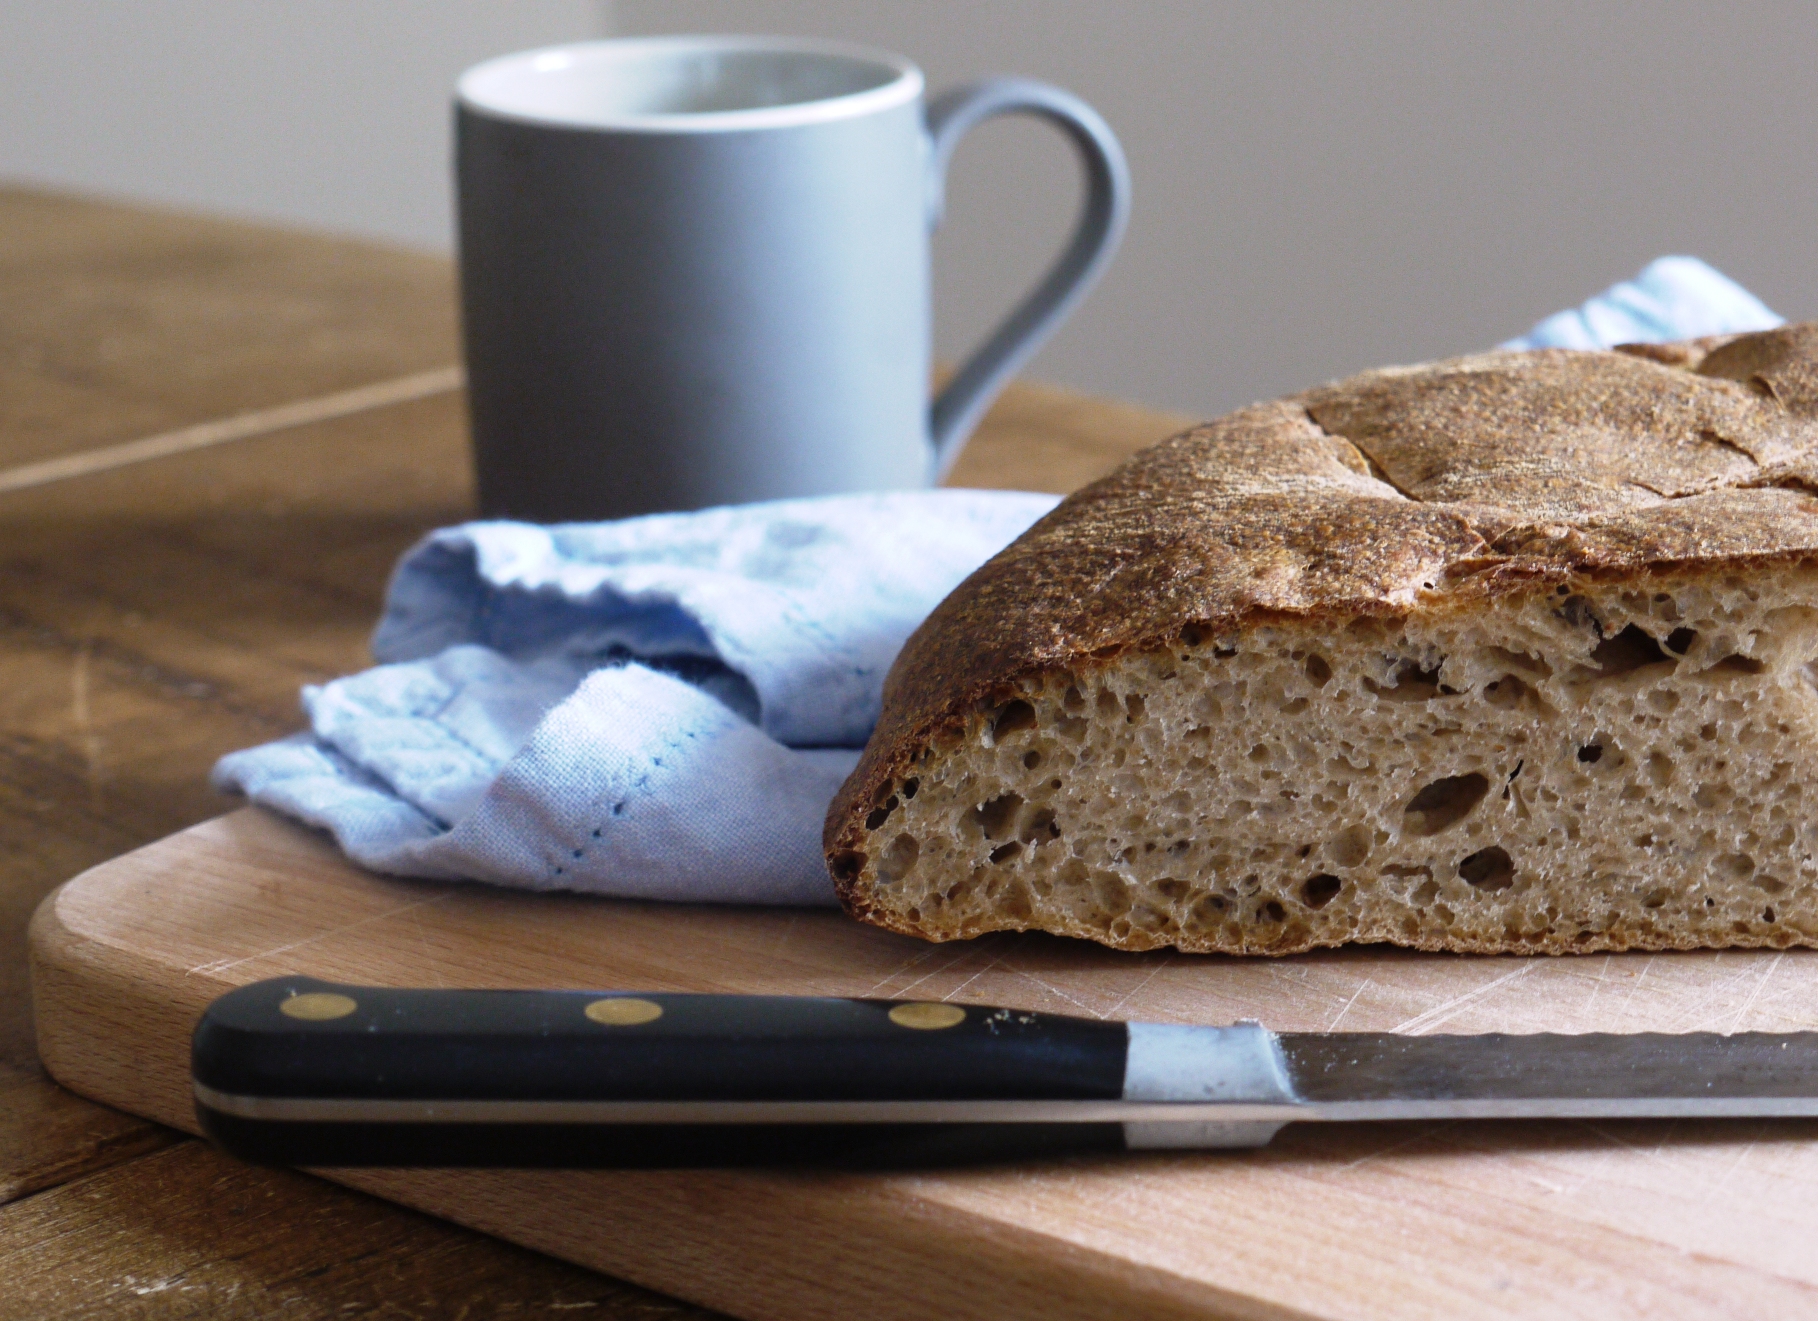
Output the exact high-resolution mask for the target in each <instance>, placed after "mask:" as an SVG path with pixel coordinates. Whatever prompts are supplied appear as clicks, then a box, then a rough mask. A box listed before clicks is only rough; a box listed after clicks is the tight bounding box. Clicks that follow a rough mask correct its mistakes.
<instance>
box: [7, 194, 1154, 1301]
mask: <svg viewBox="0 0 1818 1321" xmlns="http://www.w3.org/2000/svg"><path fill="white" fill-rule="evenodd" d="M457 359H458V348H457V337H456V331H455V318H454V298H453V285H452V276H451V271H450V267H449V264H448V263H447V262H446V261H445V260H443V259H441V258H438V257H432V256H426V255H422V254H418V253H409V252H402V251H396V250H390V249H385V248H381V247H377V246H373V245H370V244H364V243H355V242H350V241H344V240H335V239H329V238H324V237H318V236H314V235H305V234H297V233H290V232H285V231H281V230H277V229H271V228H265V227H258V226H252V225H244V224H233V223H227V222H223V221H217V220H209V219H201V218H196V217H190V216H180V215H172V214H167V213H163V212H155V211H150V210H142V209H137V208H129V207H123V206H114V205H104V204H101V203H97V202H92V201H84V200H77V199H72V198H67V197H57V196H51V195H46V194H43V193H35V192H29V191H24V190H18V189H12V190H7V189H0V1318H11V1317H44V1316H58V1317H85V1316H90V1315H107V1316H114V1315H118V1314H122V1313H124V1314H127V1315H132V1316H144V1317H175V1316H207V1317H249V1318H251V1317H258V1318H264V1317H270V1316H275V1315H280V1314H281V1315H283V1316H285V1317H330V1316H332V1317H337V1318H342V1317H357V1316H366V1315H384V1316H422V1317H442V1316H448V1317H454V1316H468V1317H473V1318H479V1317H492V1316H518V1315H526V1316H528V1315H540V1314H543V1313H545V1312H549V1311H567V1310H575V1311H577V1312H580V1313H582V1314H584V1315H586V1316H590V1317H603V1318H630V1317H637V1318H642V1319H644V1321H655V1319H656V1318H662V1317H705V1316H708V1315H709V1314H708V1313H706V1312H703V1311H701V1310H700V1309H698V1308H695V1307H692V1306H689V1305H688V1304H685V1303H680V1302H675V1301H673V1300H669V1299H665V1298H662V1297H659V1296H657V1295H655V1294H651V1293H648V1292H646V1291H644V1290H641V1289H637V1288H635V1287H633V1286H631V1285H627V1284H622V1283H619V1282H617V1281H614V1280H611V1279H608V1278H606V1277H604V1276H600V1275H595V1274H592V1273H590V1272H587V1271H584V1270H580V1269H577V1268H575V1267H571V1266H567V1265H564V1264H562V1263H559V1262H556V1261H553V1260H549V1259H547V1258H543V1257H540V1256H537V1255H536V1254H534V1253H530V1252H526V1251H523V1250H521V1249H518V1248H514V1247H510V1246H508V1245H506V1244H503V1243H498V1242H495V1241H493V1240H490V1239H487V1238H484V1237H481V1236H479V1235H476V1234H473V1233H470V1232H468V1231H465V1230H461V1229H457V1228H455V1227H453V1226H451V1225H447V1224H444V1223H442V1222H439V1221H435V1220H431V1219H429V1218H427V1217H424V1216H421V1215H417V1214H415V1213H413V1212H409V1211H405V1210H402V1209H399V1208H397V1207H394V1206H391V1205H388V1204H386V1203H382V1202H379V1201H376V1200H374V1199H370V1198H366V1197H363V1196H361V1195H359V1194H357V1193H352V1192H349V1191H347V1190H345V1189H342V1188H338V1187H335V1186H332V1185H329V1184H326V1183H323V1182H321V1181H319V1180H316V1179H313V1178H310V1177H308V1176H305V1175H301V1174H291V1173H286V1172H280V1171H272V1170H263V1169H253V1168H250V1167H246V1166H243V1165H240V1164H237V1163H235V1162H233V1161H230V1160H228V1159H226V1158H224V1157H221V1156H219V1155H217V1154H215V1153H214V1152H213V1151H211V1150H210V1149H208V1148H207V1147H204V1146H203V1145H201V1144H200V1143H197V1142H194V1141H191V1140H189V1139H186V1138H183V1137H180V1136H179V1135H177V1134H175V1133H173V1132H171V1131H169V1130H165V1129H161V1128H158V1127H156V1126H154V1125H151V1124H148V1123H145V1122H143V1121H141V1120H138V1119H134V1118H132V1117H130V1116H127V1115H123V1114H119V1113H117V1112H114V1111H111V1110H107V1109H104V1108H102V1107H100V1106H97V1105H93V1104H91V1103H89V1102H87V1101H84V1100H81V1099H79V1098H77V1097H75V1096H73V1095H71V1094H70V1093H68V1092H65V1091H63V1090H62V1089H60V1088H58V1087H57V1086H56V1085H55V1084H53V1083H51V1082H50V1081H49V1080H48V1079H47V1078H46V1077H45V1075H44V1073H43V1070H42V1069H41V1068H40V1067H39V1065H38V1062H37V1059H36V1056H35V1054H34V1052H33V1048H32V1033H31V1015H30V1006H29V999H28V988H27V985H26V973H25V926H26V921H27V919H28V918H29V917H30V915H31V912H32V909H33V908H34V907H35V906H36V904H37V903H38V901H39V900H40V899H41V898H42V897H43V896H44V895H45V894H46V893H48V892H49V891H50V890H51V889H52V888H53V887H54V886H56V885H57V884H58V883H59V882H61V881H64V880H66V879H68V878H69V877H71V876H73V875H75V874H76V873H77V872H78V871H81V870H83V869H84V868H86V867H89V866H92V865H94V864H96V863H99V862H101V861H104V860H105V859H107V858H110V857H113V856H115V855H117V854H119V853H122V852H124V851H126V850H128V849H131V848H134V847H136V846H138V845H141V844H144V843H147V842H149V841H151V840H154V839H157V838H160V837H161V836H164V835H167V834H169V833H170V832H172V831H174V830H177V829H180V828H182V827H184V826H186V825H190V824H192V823H194V822H196V821H199V820H202V819H203V818H206V817H210V816H214V815H217V814H218V813H220V812H222V811H224V810H226V809H227V808H228V807H229V806H231V805H232V804H231V803H229V802H228V801H226V800H224V799H222V798H220V797H218V796H217V795H215V794H214V793H212V792H211V791H210V790H209V788H208V785H207V774H208V769H209V767H210V765H211V764H212V763H213V762H214V759H215V758H216V757H218V756H219V755H221V754H222V753H224V752H227V751H230V750H232V749H234V748H239V747H244V746H247V745H249V744H252V743H258V742H262V741H264V740H267V739H270V738H272V737H274V736H276V735H279V734H283V733H287V732H289V731H291V730H293V729H296V728H298V727H299V726H300V724H301V720H300V717H299V714H298V708H297V689H298V687H299V685H301V684H303V683H309V682H317V681H320V680H323V679H326V678H329V677H332V676H334V675H336V674H341V673H345V672H347V671H350V670H354V669H359V668H361V667H363V666H364V665H366V664H367V663H368V656H367V651H366V640H367V636H368V633H369V631H370V629H371V626H372V623H373V620H374V619H375V617H376V612H377V609H378V605H379V597H380V592H381V589H382V586H383V583H384V581H385V575H386V572H387V570H388V569H389V568H390V566H391V564H392V562H393V561H394V560H395V559H396V557H397V556H398V554H399V553H400V552H401V551H402V550H403V549H404V548H405V547H406V546H407V545H409V544H410V542H411V541H413V540H414V539H415V538H416V537H417V536H419V535H420V534H422V533H423V532H424V531H425V530H427V529H429V528H431V527H435V526H438V525H440V524H445V523H450V522H455V521H458V520H459V519H461V518H464V517H466V516H468V513H469V511H470V508H471V501H472V495H471V479H470V475H469V469H468V461H467V452H466V422H465V409H464V406H463V400H462V397H461V393H460V374H459V371H458V368H457V365H456V364H457ZM1184 421H1185V419H1182V418H1179V417H1174V416H1170V415H1166V414H1160V413H1155V412H1150V411H1146V410H1142V409H1138V408H1133V407H1129V406H1126V405H1121V404H1114V403H1108V402H1105V401H1100V400H1093V399H1087V398H1084V397H1081V396H1078V395H1073V394H1069V393H1067V392H1065V391H1060V390H1054V389H1050V388H1045V387H1034V386H1018V387H1013V388H1012V389H1011V390H1010V391H1009V392H1007V393H1006V395H1005V396H1004V398H1003V400H1002V401H1001V402H1000V403H999V405H998V407H997V408H995V409H994V410H993V411H992V413H991V415H990V417H989V418H987V420H986V422H985V424H984V426H983V427H982V428H981V430H980V432H979V435H978V437H977V439H975V441H974V442H973V445H972V447H971V448H970V449H969V450H968V451H967V454H966V456H965V457H964V459H962V461H961V463H960V465H959V468H958V470H957V471H956V472H955V474H954V480H955V482H956V483H957V484H961V485H973V486H998V487H1024V488H1028V489H1042V490H1056V491H1059V490H1067V489H1070V488H1072V487H1073V486H1076V485H1078V484H1080V483H1081V482H1084V481H1087V480H1089V479H1091V478H1093V477H1095V476H1097V475H1099V474H1100V473H1102V472H1104V471H1106V470H1108V469H1109V468H1110V467H1111V466H1113V465H1114V464H1115V463H1116V462H1117V461H1118V460H1119V459H1121V458H1122V457H1123V456H1124V455H1126V454H1128V453H1130V452H1131V451H1132V450H1134V449H1136V448H1138V447H1139V446H1141V445H1143V444H1147V443H1149V442H1151V441H1153V440H1157V439H1159V438H1161V437H1162V436H1164V435H1166V434H1168V433H1169V432H1170V431H1172V430H1174V429H1176V428H1178V427H1179V426H1180V425H1182V424H1183V422H1184Z"/></svg>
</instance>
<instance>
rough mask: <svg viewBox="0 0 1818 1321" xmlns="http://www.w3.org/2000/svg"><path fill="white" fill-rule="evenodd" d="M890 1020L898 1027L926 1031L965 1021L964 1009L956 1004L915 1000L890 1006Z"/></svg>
mask: <svg viewBox="0 0 1818 1321" xmlns="http://www.w3.org/2000/svg"><path fill="white" fill-rule="evenodd" d="M890 1021H891V1022H892V1023H895V1024H896V1025H897V1026H898V1027H912V1028H916V1029H918V1030H921V1031H928V1030H931V1029H933V1028H940V1027H952V1026H953V1025H954V1024H956V1023H963V1022H965V1021H966V1011H965V1010H964V1009H962V1008H960V1007H959V1006H958V1005H949V1004H939V1003H935V1002H930V1001H917V1002H915V1003H914V1004H906V1005H895V1006H892V1008H891V1010H890Z"/></svg>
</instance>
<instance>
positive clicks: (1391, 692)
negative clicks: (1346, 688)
mask: <svg viewBox="0 0 1818 1321" xmlns="http://www.w3.org/2000/svg"><path fill="white" fill-rule="evenodd" d="M1363 682H1364V687H1365V688H1367V689H1369V690H1370V691H1371V692H1372V693H1375V694H1376V695H1377V696H1378V697H1382V698H1386V699H1387V700H1389V701H1391V702H1426V701H1431V700H1432V699H1433V698H1435V697H1438V696H1440V695H1442V694H1445V695H1450V693H1451V689H1449V688H1442V687H1440V684H1439V666H1437V665H1435V666H1433V667H1432V668H1431V669H1422V668H1421V667H1420V666H1419V665H1418V664H1416V663H1415V662H1414V661H1403V662H1402V663H1401V664H1400V665H1399V666H1397V667H1396V670H1395V676H1394V679H1393V680H1392V681H1391V682H1390V683H1388V684H1387V685H1384V684H1379V683H1377V682H1376V681H1375V680H1374V679H1370V678H1368V677H1366V678H1365V679H1364V681H1363Z"/></svg>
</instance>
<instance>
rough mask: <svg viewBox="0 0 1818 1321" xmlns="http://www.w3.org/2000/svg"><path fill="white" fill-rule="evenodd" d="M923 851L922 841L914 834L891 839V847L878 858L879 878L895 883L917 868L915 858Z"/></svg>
mask: <svg viewBox="0 0 1818 1321" xmlns="http://www.w3.org/2000/svg"><path fill="white" fill-rule="evenodd" d="M921 852H922V846H921V842H920V841H919V840H917V839H916V837H915V836H914V835H910V834H902V835H898V836H897V837H896V838H895V839H893V840H891V841H890V847H889V848H887V849H885V850H884V853H883V856H882V857H880V858H879V859H878V860H877V874H878V877H879V879H880V880H882V881H883V882H884V883H885V884H886V885H895V884H896V883H897V882H898V881H900V880H902V879H903V877H905V876H907V875H908V874H909V873H910V872H912V871H914V870H915V860H916V859H917V858H919V857H920V856H921Z"/></svg>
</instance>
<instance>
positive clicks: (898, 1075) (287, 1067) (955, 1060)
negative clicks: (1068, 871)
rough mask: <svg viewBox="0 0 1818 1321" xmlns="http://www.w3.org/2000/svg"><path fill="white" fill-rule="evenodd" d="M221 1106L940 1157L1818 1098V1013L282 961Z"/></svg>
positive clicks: (414, 1130)
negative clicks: (1740, 1027)
mask: <svg viewBox="0 0 1818 1321" xmlns="http://www.w3.org/2000/svg"><path fill="white" fill-rule="evenodd" d="M191 1072H192V1077H193V1082H194V1088H195V1100H196V1113H197V1116H198V1118H199V1119H200V1121H201V1125H202V1128H203V1130H204V1131H205V1132H206V1133H207V1134H208V1135H209V1136H210V1137H212V1138H213V1139H214V1140H215V1141H216V1142H218V1143H219V1144H220V1145H221V1146H223V1147H225V1148H226V1149H227V1150H228V1151H230V1152H233V1153H235V1154H237V1155H240V1156H243V1157H246V1158H249V1159H253V1160H258V1161H262V1162H267V1163H279V1164H289V1165H303V1166H322V1167H335V1166H495V1167H498V1166H506V1167H544V1168H549V1167H620V1168H662V1167H685V1166H725V1165H773V1164H797V1163H813V1164H833V1165H849V1166H850V1165H858V1166H926V1165H938V1164H949V1163H958V1162H967V1161H978V1160H1010V1159H1021V1158H1027V1157H1032V1156H1041V1155H1056V1154H1065V1153H1073V1152H1089V1151H1101V1152H1103V1151H1133V1150H1154V1149H1166V1148H1181V1149H1184V1148H1220V1147H1256V1146H1262V1145H1264V1144H1266V1143H1267V1142H1268V1141H1269V1140H1270V1139H1271V1138H1272V1137H1274V1135H1275V1133H1276V1131H1277V1130H1278V1129H1280V1128H1281V1127H1282V1125H1284V1124H1289V1123H1303V1122H1314V1123H1335V1122H1348V1121H1357V1120H1409V1119H1413V1120H1421V1119H1425V1120H1437V1119H1613V1118H1631V1117H1662V1118H1668V1117H1670V1118H1696V1117H1716V1116H1818V1032H1793V1033H1764V1032H1739V1033H1733V1034H1729V1035H1724V1034H1719V1033H1714V1032H1693V1033H1683V1034H1671V1033H1633V1034H1610V1033H1587V1034H1582V1035H1562V1034H1556V1033H1542V1034H1535V1035H1511V1034H1507V1033H1483V1034H1478V1035H1472V1036H1399V1035H1396V1034H1394V1033H1374V1032H1330V1033H1328V1032H1281V1033H1277V1032H1271V1031H1269V1030H1268V1029H1266V1028H1264V1027H1262V1026H1261V1025H1260V1024H1257V1023H1237V1024H1234V1025H1231V1026H1228V1027H1197V1026H1186V1025H1180V1024H1171V1023H1122V1022H1109V1021H1104V1020H1099V1019H1089V1018H1074V1017H1067V1016H1062V1015H1056V1014H1041V1013H1031V1012H1027V1011H1024V1010H1020V1009H999V1008H988V1007H984V1006H979V1005H970V1004H967V1005H962V1004H955V1003H951V1002H948V1001H915V1000H869V999H831V998H813V997H805V996H762V995H671V994H667V993H658V992H649V993H644V992H637V993H628V992H618V991H612V992H588V991H488V990H394V989H380V988H376V987H356V986H338V985H333V984H330V983H327V982H321V981H315V980H312V979H308V978H302V977H282V978H278V979H275V980H272V981H264V982H258V983H255V984H253V985H250V986H245V987H242V988H240V989H239V990H236V991H232V992H230V993H228V994H227V995H224V996H222V997H221V998H220V999H218V1000H216V1001H215V1002H214V1003H213V1004H211V1005H210V1006H209V1007H208V1009H207V1011H206V1012H205V1013H204V1014H203V1016H202V1019H201V1021H200V1023H199V1024H198V1025H197V1028H196V1032H195V1038H194V1042H193V1047H192V1056H191Z"/></svg>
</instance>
